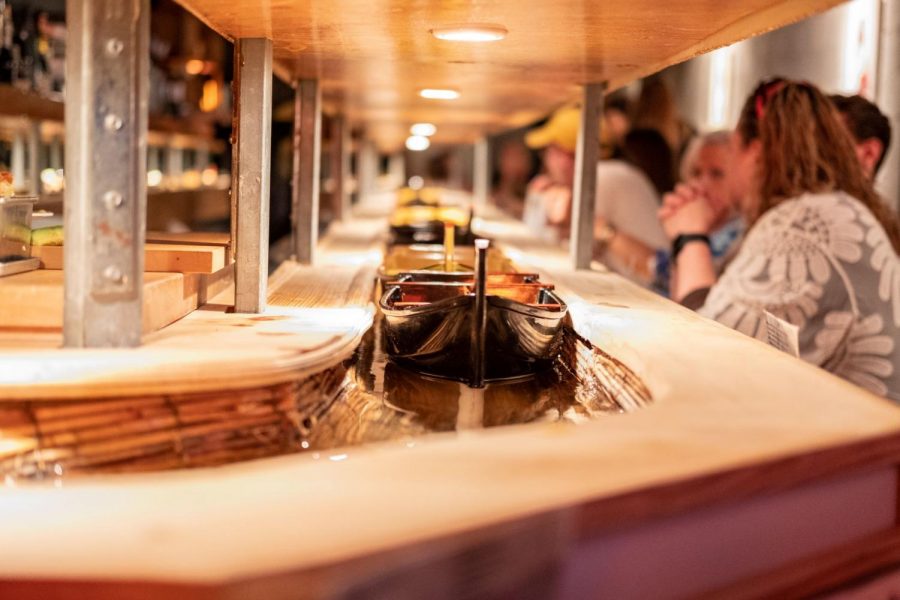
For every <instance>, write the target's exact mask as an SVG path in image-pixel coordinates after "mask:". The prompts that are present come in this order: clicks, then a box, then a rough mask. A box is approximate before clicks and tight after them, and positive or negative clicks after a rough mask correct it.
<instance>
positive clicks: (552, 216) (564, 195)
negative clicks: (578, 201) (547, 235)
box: [542, 185, 572, 227]
mask: <svg viewBox="0 0 900 600" xmlns="http://www.w3.org/2000/svg"><path fill="white" fill-rule="evenodd" d="M542 199H543V201H544V210H546V211H547V221H548V222H549V223H550V224H552V225H556V226H560V227H567V226H568V224H569V220H570V218H571V211H572V190H571V189H570V188H568V187H566V186H562V185H555V186H553V187H550V188H548V189H547V190H545V191H544V194H543V197H542Z"/></svg>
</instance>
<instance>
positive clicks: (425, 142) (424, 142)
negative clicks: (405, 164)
mask: <svg viewBox="0 0 900 600" xmlns="http://www.w3.org/2000/svg"><path fill="white" fill-rule="evenodd" d="M430 145H431V140H429V139H428V138H427V137H425V136H424V135H411V136H409V137H408V138H406V149H407V150H412V151H413V152H421V151H422V150H428V147H429V146H430Z"/></svg>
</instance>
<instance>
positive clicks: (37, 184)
mask: <svg viewBox="0 0 900 600" xmlns="http://www.w3.org/2000/svg"><path fill="white" fill-rule="evenodd" d="M28 193H29V194H33V195H35V196H37V195H39V194H40V193H41V124H40V122H39V121H32V122H31V125H30V126H29V127H28Z"/></svg>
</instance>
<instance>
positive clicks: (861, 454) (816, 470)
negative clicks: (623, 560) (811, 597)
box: [576, 432, 900, 538]
mask: <svg viewBox="0 0 900 600" xmlns="http://www.w3.org/2000/svg"><path fill="white" fill-rule="evenodd" d="M890 465H900V432H896V433H891V434H888V435H884V436H879V437H874V438H867V439H864V440H860V441H857V442H851V443H849V444H840V445H836V446H829V447H826V448H822V449H820V450H813V451H811V452H806V453H802V454H793V455H790V456H785V457H782V458H776V459H774V460H769V461H764V462H761V463H753V464H748V465H745V466H743V467H738V468H734V469H729V470H726V471H720V472H717V473H711V474H709V475H703V476H700V477H691V478H689V479H684V480H680V481H673V482H670V483H665V484H663V485H659V486H652V487H648V488H642V489H637V490H633V491H630V492H628V493H626V494H621V495H618V496H612V497H608V498H603V499H599V500H596V501H590V500H588V501H586V502H583V503H580V504H579V505H578V506H577V508H576V510H577V523H578V526H577V530H578V534H579V537H581V538H590V537H594V536H596V535H597V534H598V533H599V532H601V531H604V530H607V529H610V528H612V527H616V528H619V527H627V526H629V525H633V524H635V523H637V522H645V521H647V520H651V519H658V518H663V517H668V516H672V515H675V514H679V513H684V512H688V511H690V510H692V509H696V508H700V507H703V506H709V504H710V502H714V503H717V504H725V503H729V502H738V501H741V500H744V499H747V498H749V497H752V496H758V495H760V494H772V493H776V492H780V491H784V490H787V489H792V488H797V487H800V486H803V485H805V484H809V483H813V482H817V481H822V480H826V479H829V478H831V477H836V476H838V475H841V474H857V473H863V472H866V471H871V470H874V469H878V468H883V467H886V466H890Z"/></svg>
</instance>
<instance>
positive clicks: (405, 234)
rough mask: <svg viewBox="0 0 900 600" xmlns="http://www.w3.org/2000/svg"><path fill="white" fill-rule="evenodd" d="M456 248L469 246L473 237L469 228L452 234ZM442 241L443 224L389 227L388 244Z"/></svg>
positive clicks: (430, 222)
mask: <svg viewBox="0 0 900 600" xmlns="http://www.w3.org/2000/svg"><path fill="white" fill-rule="evenodd" d="M454 238H455V243H456V245H457V246H471V245H472V244H474V243H475V235H474V234H473V233H472V230H471V229H470V228H469V227H457V228H456V231H455V232H454ZM443 241H444V222H443V221H427V222H425V223H419V224H416V225H391V235H390V242H389V243H390V244H392V245H409V244H440V243H442V242H443Z"/></svg>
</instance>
